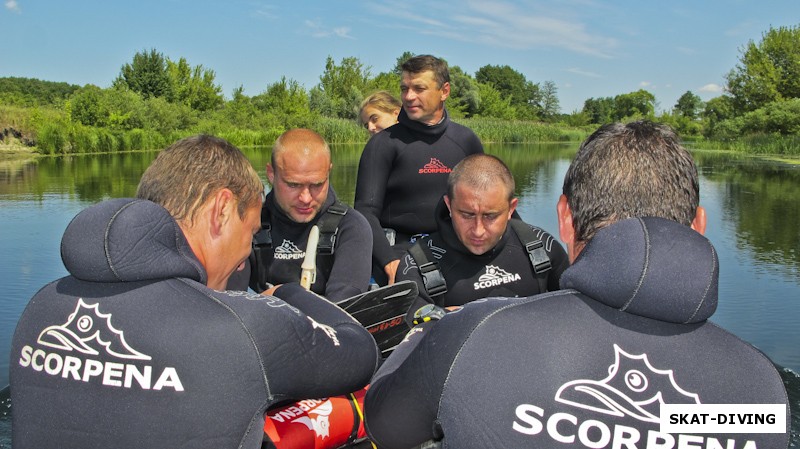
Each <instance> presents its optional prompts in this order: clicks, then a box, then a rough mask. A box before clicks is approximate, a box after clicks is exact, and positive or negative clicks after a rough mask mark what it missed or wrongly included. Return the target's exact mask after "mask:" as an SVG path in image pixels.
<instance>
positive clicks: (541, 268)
mask: <svg viewBox="0 0 800 449" xmlns="http://www.w3.org/2000/svg"><path fill="white" fill-rule="evenodd" d="M525 249H526V250H527V251H528V257H529V258H530V259H531V265H532V266H533V271H534V272H535V273H536V274H539V273H544V272H545V271H547V270H549V269H550V268H551V264H550V258H549V257H547V252H546V251H545V250H544V243H542V241H541V240H537V241H535V242H531V243H528V244H527V245H525Z"/></svg>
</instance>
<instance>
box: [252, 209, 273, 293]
mask: <svg viewBox="0 0 800 449" xmlns="http://www.w3.org/2000/svg"><path fill="white" fill-rule="evenodd" d="M271 231H272V226H271V225H270V224H269V210H267V208H266V207H262V208H261V230H260V231H258V232H256V235H254V236H253V258H252V259H251V260H250V261H251V267H250V287H251V288H253V290H255V291H257V292H261V291H264V290H266V288H267V284H268V282H267V269H266V264H267V260H266V259H268V258H269V253H270V250H271V249H272V234H271ZM253 286H255V287H253Z"/></svg>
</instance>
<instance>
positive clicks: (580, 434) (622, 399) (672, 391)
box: [511, 345, 757, 449]
mask: <svg viewBox="0 0 800 449" xmlns="http://www.w3.org/2000/svg"><path fill="white" fill-rule="evenodd" d="M614 359H615V360H614V364H613V365H611V366H609V368H608V376H607V377H605V378H604V379H601V380H593V379H578V380H573V381H570V382H567V383H565V384H564V385H562V386H561V387H560V388H559V389H558V391H557V392H556V394H555V401H556V402H557V403H561V404H565V405H567V406H569V407H576V408H580V409H583V410H589V411H590V412H593V413H596V414H594V415H593V416H592V417H591V418H586V419H583V420H582V419H581V418H580V417H579V416H582V415H578V416H576V415H573V414H570V413H568V410H564V409H556V410H545V409H544V408H542V407H539V406H537V405H534V404H520V405H518V406H517V407H516V409H515V410H514V416H515V419H514V422H513V423H512V425H511V428H512V429H514V430H515V431H516V432H519V433H521V434H524V435H529V436H531V437H533V438H535V440H531V441H532V443H531V445H532V446H542V447H553V446H554V445H555V442H558V443H561V444H564V445H568V446H569V447H587V448H623V447H624V448H630V449H637V448H638V449H679V448H689V447H692V448H695V447H696V448H698V449H699V448H726V449H757V445H756V442H755V441H753V440H736V439H731V438H728V439H726V440H723V441H719V440H718V439H717V438H715V437H712V436H700V435H690V434H670V433H662V432H660V431H659V427H658V423H659V412H660V407H661V404H700V403H701V402H700V397H699V396H698V395H697V394H696V393H692V392H690V391H686V390H684V389H683V388H681V387H680V385H678V384H677V382H675V378H674V376H673V371H672V370H668V369H659V368H656V367H654V366H653V365H652V364H651V363H650V360H648V358H647V354H639V355H632V354H629V353H627V352H625V351H623V350H622V349H621V348H620V347H619V346H617V345H614ZM583 415H585V413H584V414H583ZM604 417H605V418H606V419H603V418H604ZM612 417H613V419H612ZM631 418H633V420H632V421H631ZM623 420H624V421H626V422H625V424H628V425H625V424H623V422H621V421H623ZM633 426H635V427H633ZM551 440H552V441H551ZM559 446H560V444H559Z"/></svg>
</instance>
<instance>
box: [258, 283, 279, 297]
mask: <svg viewBox="0 0 800 449" xmlns="http://www.w3.org/2000/svg"><path fill="white" fill-rule="evenodd" d="M281 285H283V284H278V285H273V286H271V287H270V288H268V289H266V290H264V291H263V292H261V293H260V294H261V295H264V296H275V290H277V289H278V287H280V286H281Z"/></svg>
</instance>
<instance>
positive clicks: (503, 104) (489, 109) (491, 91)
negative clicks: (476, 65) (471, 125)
mask: <svg viewBox="0 0 800 449" xmlns="http://www.w3.org/2000/svg"><path fill="white" fill-rule="evenodd" d="M478 92H479V93H480V96H481V105H480V108H479V110H478V115H479V116H480V117H494V118H500V119H505V120H513V119H514V118H516V116H517V110H516V108H515V107H514V106H513V105H512V104H511V97H507V96H503V94H502V93H501V92H500V91H499V90H497V89H495V88H494V86H492V85H491V84H485V83H478Z"/></svg>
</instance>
